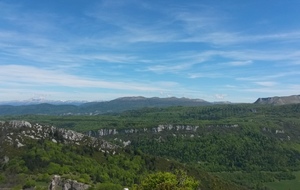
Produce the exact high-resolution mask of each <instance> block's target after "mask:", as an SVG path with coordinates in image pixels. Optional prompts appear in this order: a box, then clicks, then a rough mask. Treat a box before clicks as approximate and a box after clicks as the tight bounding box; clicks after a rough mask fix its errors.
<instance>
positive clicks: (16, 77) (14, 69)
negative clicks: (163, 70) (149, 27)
mask: <svg viewBox="0 0 300 190" xmlns="http://www.w3.org/2000/svg"><path fill="white" fill-rule="evenodd" d="M0 79H1V80H0V81H1V82H0V85H5V84H9V83H11V84H19V85H20V86H23V85H26V86H45V85H46V86H47V85H48V86H61V87H64V86H65V87H73V88H106V89H118V90H137V91H160V90H162V89H163V87H159V86H157V85H156V86H154V85H153V86H152V85H151V84H145V83H136V82H123V81H122V82H119V81H105V80H100V79H89V78H83V77H78V76H75V75H70V74H67V73H64V72H58V71H57V70H46V69H41V68H36V67H31V66H21V65H5V66H0Z"/></svg>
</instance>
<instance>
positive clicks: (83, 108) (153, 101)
mask: <svg viewBox="0 0 300 190" xmlns="http://www.w3.org/2000/svg"><path fill="white" fill-rule="evenodd" d="M222 103H223V104H224V103H228V102H222ZM212 104H214V103H210V102H207V101H205V100H202V99H189V98H176V97H170V98H158V97H154V98H145V97H142V96H137V97H122V98H118V99H115V100H111V101H103V102H87V103H84V102H82V103H79V102H76V103H74V102H65V103H57V102H56V103H53V102H51V101H50V102H47V101H44V102H42V103H37V101H34V102H33V103H32V104H29V103H27V104H23V105H18V104H16V103H14V104H10V105H9V104H8V105H3V104H2V105H0V115H24V114H45V115H97V114H104V113H115V112H122V111H126V110H131V109H138V108H143V107H168V106H204V105H212ZM218 104H221V103H220V102H219V103H218Z"/></svg>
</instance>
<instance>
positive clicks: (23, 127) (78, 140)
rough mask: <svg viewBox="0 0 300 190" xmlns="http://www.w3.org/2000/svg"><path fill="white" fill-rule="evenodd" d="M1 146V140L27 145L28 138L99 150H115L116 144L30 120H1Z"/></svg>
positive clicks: (13, 144)
mask: <svg viewBox="0 0 300 190" xmlns="http://www.w3.org/2000/svg"><path fill="white" fill-rule="evenodd" d="M0 131H1V133H0V147H1V142H2V143H5V144H7V145H12V146H15V147H17V148H20V147H23V146H26V142H27V140H28V139H33V140H39V139H47V140H51V141H52V142H54V143H57V142H61V143H64V144H76V145H85V146H91V147H94V148H96V149H97V150H103V149H105V150H114V149H116V148H117V146H116V145H114V144H111V143H109V142H107V141H105V140H103V139H100V138H94V137H89V136H87V135H84V134H82V133H78V132H76V131H72V130H68V129H61V128H56V127H54V126H46V125H40V124H38V123H35V124H34V123H30V122H28V121H18V120H13V121H0Z"/></svg>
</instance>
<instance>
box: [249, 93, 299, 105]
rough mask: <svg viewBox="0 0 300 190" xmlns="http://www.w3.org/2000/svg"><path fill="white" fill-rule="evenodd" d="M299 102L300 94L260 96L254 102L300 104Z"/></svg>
mask: <svg viewBox="0 0 300 190" xmlns="http://www.w3.org/2000/svg"><path fill="white" fill-rule="evenodd" d="M299 103H300V95H291V96H273V97H266V98H258V99H257V100H256V101H255V102H254V104H269V105H286V104H299Z"/></svg>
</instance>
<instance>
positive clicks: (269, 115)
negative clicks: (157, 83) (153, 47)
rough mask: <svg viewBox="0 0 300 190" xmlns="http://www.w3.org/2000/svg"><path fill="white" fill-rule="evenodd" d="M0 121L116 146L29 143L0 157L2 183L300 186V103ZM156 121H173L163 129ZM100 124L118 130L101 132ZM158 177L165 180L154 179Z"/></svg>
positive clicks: (116, 186) (162, 123) (133, 186)
mask: <svg viewBox="0 0 300 190" xmlns="http://www.w3.org/2000/svg"><path fill="white" fill-rule="evenodd" d="M0 120H26V121H29V122H32V123H40V124H43V125H49V126H52V125H53V126H56V127H59V128H65V129H70V130H75V131H78V132H82V133H84V134H90V135H92V136H94V137H97V138H102V139H105V140H107V141H109V142H111V143H114V144H117V145H119V148H118V150H117V151H116V153H115V154H111V153H107V152H101V151H97V150H95V149H93V148H91V147H87V146H75V145H68V144H63V143H58V144H55V143H53V142H51V141H48V140H40V141H39V142H38V143H36V142H35V141H32V142H28V145H27V146H26V147H23V148H22V150H19V151H13V150H11V154H13V155H14V156H13V159H12V160H10V161H9V162H8V163H7V164H2V166H1V171H2V172H1V173H2V174H1V176H0V183H2V186H3V187H5V186H9V185H10V184H18V185H21V186H22V187H26V186H40V187H41V188H42V187H45V185H43V184H45V183H47V182H48V181H49V178H50V177H51V175H53V174H60V175H62V176H65V177H67V178H72V179H76V180H78V181H81V182H84V183H87V184H91V185H92V188H94V189H105V188H106V189H122V187H130V189H147V188H148V189H153V188H154V189H155V188H157V189H168V188H171V189H176V188H177V189H197V188H201V189H257V190H260V189H261V190H262V189H276V190H277V189H278V188H277V187H280V185H276V187H275V188H274V185H272V184H275V183H278V184H289V183H288V182H289V181H290V182H291V184H292V183H293V184H295V185H294V186H285V185H282V186H281V187H282V188H281V189H287V187H288V188H290V189H296V187H297V185H298V184H299V183H297V182H296V181H297V180H298V181H299V180H300V179H299V175H298V172H299V171H300V104H293V105H282V106H271V105H254V104H231V105H211V106H198V107H184V106H175V107H167V108H143V109H137V110H130V111H125V112H122V113H110V114H104V115H93V116H82V115H78V116H75V115H70V116H50V115H23V116H2V117H1V118H0ZM158 126H172V128H168V129H166V128H163V129H162V130H160V131H159V132H158V131H157V130H156V129H157V127H158ZM176 126H183V127H181V128H176ZM187 126H188V127H187ZM100 129H112V130H113V129H114V130H115V131H117V132H118V133H115V134H106V135H103V136H97V134H98V133H97V131H98V130H100ZM154 129H155V130H154ZM126 131H131V132H126ZM129 141H130V143H129V144H128V145H126V146H124V144H123V142H129ZM11 176H14V177H11ZM24 176H25V177H24ZM180 176H181V177H182V176H187V177H184V179H186V180H187V182H186V185H182V186H178V181H176V180H179V179H181V177H180ZM153 181H156V182H155V183H157V184H160V185H159V186H155V187H154V186H151V184H150V182H153ZM182 184H184V183H182ZM187 184H189V185H187ZM152 185H153V184H152ZM17 187H20V186H17Z"/></svg>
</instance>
